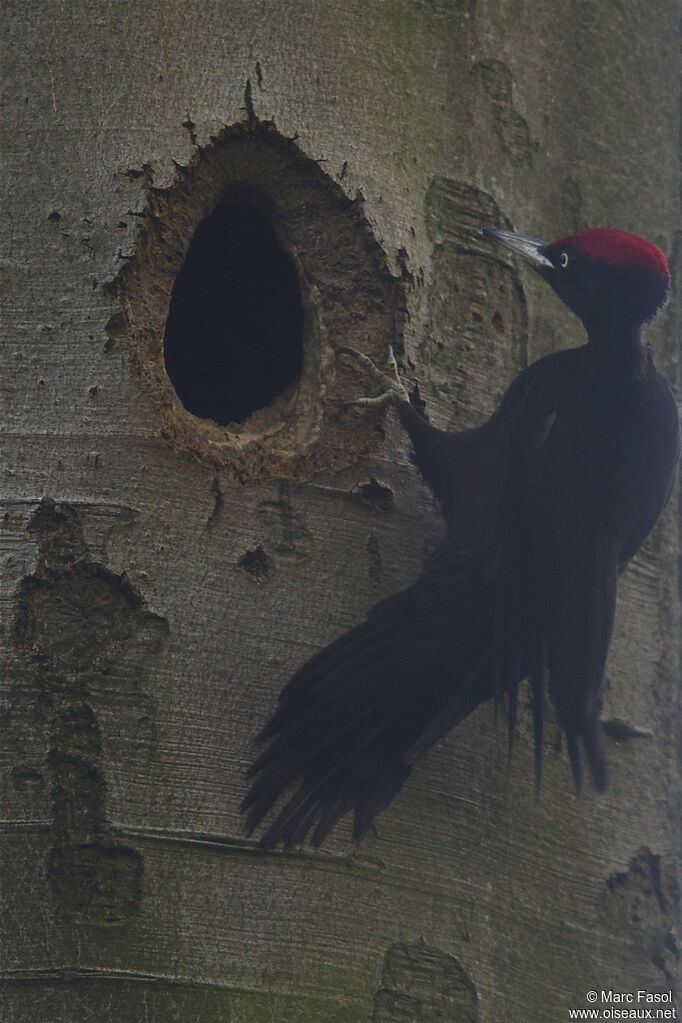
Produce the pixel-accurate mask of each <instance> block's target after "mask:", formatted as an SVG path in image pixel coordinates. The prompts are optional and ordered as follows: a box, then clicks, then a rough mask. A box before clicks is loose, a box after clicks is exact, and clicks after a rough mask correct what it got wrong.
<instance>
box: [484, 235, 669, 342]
mask: <svg viewBox="0 0 682 1023" xmlns="http://www.w3.org/2000/svg"><path fill="white" fill-rule="evenodd" d="M484 233H485V234H487V235H488V236H489V237H491V238H494V239H496V241H498V242H501V244H502V245H505V246H506V247H507V248H508V249H511V250H512V251H513V252H518V253H519V255H521V256H523V258H524V259H525V260H526V261H527V262H528V263H530V265H531V266H532V267H533V269H534V270H536V271H537V272H538V273H539V274H540V276H541V277H544V279H545V280H546V281H547V283H548V284H550V285H551V286H552V287H553V288H554V290H555V291H556V293H557V295H558V296H559V298H561V299H562V301H564V302H565V303H566V305H567V306H568V308H569V309H571V310H572V311H573V312H574V313H575V314H576V316H579V317H580V319H581V320H582V321H583V323H584V324H585V326H586V327H587V329H588V330H590V329H591V328H597V329H604V328H607V329H610V330H612V329H621V328H623V327H628V326H629V327H632V326H640V325H641V324H643V323H645V322H647V320H651V319H653V317H654V316H655V315H656V313H657V312H658V310H659V309H661V308H662V307H663V306H664V305H665V302H666V300H667V298H668V293H669V290H670V269H669V267H668V261H667V259H666V258H665V256H664V254H663V253H662V252H661V250H660V249H659V248H657V247H656V246H655V245H653V244H652V243H651V242H648V241H646V239H645V238H640V237H639V236H638V235H636V234H630V233H629V232H628V231H617V230H614V229H611V228H599V227H598V228H593V229H591V230H589V231H581V232H580V233H579V234H572V235H568V237H566V238H560V239H559V241H556V242H542V241H539V240H538V239H537V238H526V237H524V235H520V234H514V233H513V232H512V231H498V230H495V229H489V228H485V229H484Z"/></svg>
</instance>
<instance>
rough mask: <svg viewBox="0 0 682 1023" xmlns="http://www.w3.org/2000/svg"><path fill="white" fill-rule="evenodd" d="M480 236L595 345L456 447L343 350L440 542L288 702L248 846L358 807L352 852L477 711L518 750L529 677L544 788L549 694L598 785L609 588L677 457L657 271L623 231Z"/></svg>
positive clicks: (278, 717) (572, 354) (314, 666)
mask: <svg viewBox="0 0 682 1023" xmlns="http://www.w3.org/2000/svg"><path fill="white" fill-rule="evenodd" d="M487 233H488V234H489V235H491V236H492V237H493V238H494V239H496V240H497V241H498V242H501V243H502V244H504V245H506V246H507V247H509V248H512V249H513V250H515V251H517V252H520V253H521V255H523V256H524V257H525V258H526V259H527V261H528V262H530V263H531V265H532V266H533V267H534V268H535V269H536V270H537V271H538V272H539V273H540V274H541V275H542V276H543V277H544V278H545V280H547V282H548V283H549V284H550V285H551V286H552V287H553V288H554V290H555V291H556V292H557V294H558V295H559V296H560V297H561V298H562V299H563V301H564V302H565V303H566V304H567V305H568V306H569V308H570V309H572V311H574V312H575V313H576V314H577V315H578V316H579V317H580V318H581V319H582V321H583V323H584V325H585V327H586V329H587V334H588V341H587V344H585V345H583V346H582V347H580V348H575V349H570V350H566V351H561V352H556V353H554V354H552V355H549V356H547V357H545V358H543V359H541V360H539V361H538V362H536V363H534V364H533V365H531V366H529V367H528V368H527V369H526V370H524V371H523V372H522V373H521V374H520V375H519V376H518V377H517V378H516V380H515V381H514V382H513V383H512V384H511V386H510V387H509V389H508V390H507V392H506V394H505V395H504V397H503V399H502V401H501V403H500V406H499V408H498V409H497V411H496V412H495V413H494V414H493V415H492V416H491V418H490V419H489V420H488V421H487V422H486V423H484V424H483V425H482V426H479V427H477V428H476V429H472V430H465V431H462V432H459V433H448V432H446V431H441V430H438V429H436V428H434V427H433V426H431V425H430V424H428V423H427V422H426V421H425V419H424V418H423V417H422V416H421V415H420V414H419V413H418V412H417V411H416V410H415V409H414V408H413V407H412V405H411V404H410V403H409V400H408V399H407V394H406V392H405V391H404V388H403V387H402V385H401V384H400V381H399V379H398V377H397V374H396V375H395V377H394V378H392V377H388V376H383V375H381V374H379V373H378V371H376V369H375V368H374V367H373V366H372V365H371V363H369V360H367V359H366V358H364V357H361V356H357V353H354V354H355V355H356V356H357V358H359V359H360V361H361V364H362V365H364V367H365V368H366V369H367V370H368V372H369V374H370V376H371V377H372V378H373V379H374V381H375V383H378V384H379V385H382V386H383V387H384V393H383V394H382V395H379V396H378V397H377V398H373V399H360V400H359V402H358V404H365V405H377V404H382V403H387V402H389V401H390V402H393V403H394V404H395V405H396V407H397V409H398V413H399V416H400V419H401V421H402V423H403V425H404V427H405V428H406V430H407V431H408V433H409V436H410V438H411V441H412V444H413V447H414V460H415V462H416V464H417V466H418V467H419V469H420V471H421V473H422V475H423V477H424V479H425V480H426V482H427V483H428V485H429V486H430V488H431V489H432V491H433V493H434V494H435V496H436V497H437V498H438V499H439V501H440V504H441V507H442V510H443V514H444V518H445V521H446V526H447V535H446V538H445V541H444V542H443V544H442V545H441V547H440V548H439V550H438V551H437V552H436V553H435V554H434V555H433V557H432V558H431V559H430V560H429V561H428V562H427V564H426V566H425V568H424V571H423V573H422V575H421V576H420V578H419V579H418V580H417V581H416V582H415V583H414V584H413V585H412V586H410V587H409V588H408V589H406V590H404V591H402V592H401V593H397V594H395V595H394V596H392V597H389V598H388V599H387V600H384V601H382V602H381V603H379V604H377V605H376V606H375V607H373V608H372V609H371V610H370V611H369V613H368V616H367V620H366V621H365V622H363V623H362V624H361V625H358V626H357V627H356V628H354V629H352V630H351V631H350V632H348V633H346V634H345V635H344V636H341V637H340V638H339V639H337V640H336V641H335V642H334V643H332V644H331V645H330V646H328V647H327V648H326V649H324V650H322V651H321V652H320V653H318V654H317V655H316V656H315V657H313V658H312V659H311V660H310V661H309V662H308V663H307V664H305V665H304V666H303V667H302V668H301V669H300V670H299V671H298V672H297V673H296V674H295V675H294V677H293V678H292V679H291V681H290V682H289V683H288V684H287V685H286V686H285V688H284V689H283V691H282V693H281V695H280V700H279V706H278V708H277V710H276V711H275V713H274V715H273V717H272V719H271V720H270V722H269V723H268V725H266V727H265V728H264V729H263V731H262V732H261V734H260V736H259V739H260V741H261V742H263V743H267V747H266V748H265V750H264V752H263V753H262V754H261V756H260V757H259V758H258V759H257V760H256V762H255V763H254V764H253V766H252V767H251V768H250V770H249V772H248V774H249V776H250V777H251V778H252V779H253V780H252V784H251V788H250V791H249V793H248V795H247V796H246V798H245V800H244V803H243V809H244V810H245V811H246V813H247V817H246V829H247V832H248V833H249V834H250V833H251V832H252V831H253V829H254V828H255V827H256V826H257V825H258V824H259V823H260V822H261V820H262V819H263V818H264V817H265V815H266V814H267V813H268V811H269V810H270V809H271V808H272V806H273V805H274V804H275V803H276V802H277V800H278V799H279V797H280V796H281V795H282V794H283V793H285V792H286V793H287V795H288V799H287V800H286V801H285V802H284V805H283V807H282V809H281V810H280V811H279V813H278V814H277V816H276V817H275V819H274V821H273V822H272V823H271V824H270V825H269V827H268V828H267V830H266V831H265V833H264V834H263V836H262V838H261V839H260V844H261V845H262V846H266V847H269V846H274V845H277V844H281V845H283V846H285V847H290V846H293V845H296V844H299V843H301V842H303V841H304V840H305V839H306V837H309V840H310V841H311V843H312V844H313V845H318V844H319V843H320V842H321V841H322V840H323V839H324V838H325V836H326V835H327V834H328V832H329V831H330V830H331V828H332V827H333V826H334V824H335V823H336V821H337V820H338V819H339V818H340V817H341V816H343V815H344V814H345V813H347V812H349V811H353V813H354V828H353V835H354V837H355V838H356V839H360V838H362V836H363V835H364V834H365V833H366V831H367V829H368V827H369V826H370V824H371V822H372V820H373V819H374V817H375V816H376V814H377V813H379V812H380V811H381V810H382V809H383V808H384V807H385V806H386V805H387V804H388V803H389V802H390V801H391V799H392V798H393V797H394V796H395V794H396V793H397V792H398V791H399V789H400V788H401V787H402V786H403V784H404V783H405V781H406V779H407V777H408V775H409V773H410V769H411V764H412V763H413V762H414V760H415V758H416V757H418V756H419V755H421V754H422V753H423V752H424V751H425V750H426V749H428V747H429V746H431V745H432V744H433V743H434V742H435V741H436V740H437V739H438V738H440V737H441V736H442V735H444V734H445V733H446V732H447V731H449V729H451V728H452V727H453V726H454V725H456V724H457V723H458V722H459V721H461V720H462V719H463V718H465V717H466V716H467V715H468V714H470V713H471V712H472V710H474V709H475V708H476V707H477V706H478V705H479V704H480V703H482V702H483V701H485V700H489V699H491V698H497V697H498V696H499V695H500V694H501V693H505V694H506V700H507V705H508V709H509V730H510V737H511V736H512V735H513V731H514V723H515V714H516V694H517V689H518V685H519V683H520V682H521V681H522V680H523V679H524V678H528V679H529V681H530V687H531V697H532V708H533V717H534V732H535V749H536V771H537V775H538V779H539V774H540V765H541V752H542V727H543V708H544V700H545V688H546V686H548V688H549V691H550V693H551V696H552V698H553V701H554V704H555V707H556V711H557V716H558V720H559V723H560V725H561V727H562V729H563V730H564V732H565V733H566V736H567V746H568V751H569V758H570V761H571V766H572V771H573V775H574V778H575V783H576V785H577V786H578V787H580V784H581V778H582V758H583V755H584V756H585V758H586V760H587V763H588V766H589V770H590V774H591V776H592V779H593V781H594V784H595V785H596V787H597V788H599V789H601V788H604V787H605V785H606V781H607V776H606V765H605V757H604V748H603V738H602V727H601V723H600V720H599V715H600V710H601V704H602V688H603V679H604V671H605V665H606V658H607V653H608V648H609V643H610V639H611V633H612V628H613V621H614V614H615V604H616V589H617V580H618V576H619V574H620V572H621V571H622V570H623V568H624V567H625V565H626V564H627V562H628V561H629V560H630V558H631V557H632V556H633V555H634V554H635V552H636V551H637V549H638V548H639V546H640V544H641V543H642V542H643V540H644V539H645V538H646V536H647V534H648V533H649V531H650V530H651V528H652V526H653V525H654V523H655V522H656V520H657V518H658V516H659V515H660V513H661V511H662V509H663V507H664V506H665V503H666V501H667V499H668V497H669V494H670V490H671V487H672V484H673V480H674V476H675V472H676V466H677V462H678V457H679V425H678V416H677V406H676V403H675V401H674V399H673V396H672V393H671V391H670V388H669V386H668V384H667V382H666V381H665V380H664V378H663V377H662V376H660V375H659V374H658V373H657V372H656V370H655V368H654V363H653V358H652V353H651V349H650V347H649V345H648V344H647V341H646V337H645V333H644V326H645V324H646V322H647V321H648V320H650V319H651V318H652V317H653V316H654V315H655V313H656V312H657V310H658V309H659V308H660V307H661V306H662V305H663V303H664V302H665V299H666V296H667V293H668V288H669V272H668V266H667V262H666V260H665V257H664V256H663V254H662V253H661V252H660V250H659V249H657V248H656V247H655V246H653V245H651V243H649V242H646V241H644V240H643V239H640V238H638V237H637V236H635V235H630V234H627V233H626V232H621V231H612V230H592V231H584V232H582V233H581V234H578V235H573V236H571V237H568V238H565V239H562V240H560V241H559V242H555V243H553V244H551V245H547V244H545V243H543V242H539V241H536V240H534V239H528V238H525V237H523V236H520V235H515V234H512V233H511V232H504V231H490V232H487Z"/></svg>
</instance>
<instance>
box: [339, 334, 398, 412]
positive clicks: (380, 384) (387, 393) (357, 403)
mask: <svg viewBox="0 0 682 1023" xmlns="http://www.w3.org/2000/svg"><path fill="white" fill-rule="evenodd" d="M337 354H338V355H350V356H351V358H352V359H354V360H355V361H356V362H357V363H358V364H359V365H360V366H361V367H362V369H363V370H364V371H365V373H366V374H367V376H368V377H369V380H370V382H371V383H372V384H373V385H374V386H375V387H376V388H377V389H379V391H380V393H379V394H376V395H374V396H370V397H363V398H355V399H353V400H352V401H347V402H344V405H345V406H346V407H348V406H351V407H355V408H364V409H379V408H385V407H386V405H390V404H400V403H401V402H403V401H408V402H409V400H410V396H409V395H408V393H407V391H406V389H405V387H404V386H403V383H402V381H401V379H400V377H399V375H398V364H397V363H396V361H395V356H394V354H393V349H392V348H390V347H389V354H388V364H389V367H390V369H391V373H390V374H388V373H382V372H381V370H380V369H378V368H377V367H376V366H375V365H374V363H373V362H372V360H371V359H370V358H369V356H367V355H364V354H363V353H362V352H358V351H357V349H355V348H349V347H343V348H337Z"/></svg>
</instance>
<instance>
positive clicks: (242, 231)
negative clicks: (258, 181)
mask: <svg viewBox="0 0 682 1023" xmlns="http://www.w3.org/2000/svg"><path fill="white" fill-rule="evenodd" d="M303 325H304V316H303V302H302V298H301V289H300V287H299V282H298V275H297V272H296V268H295V266H294V263H293V260H292V259H291V257H290V256H289V254H288V253H287V252H286V251H285V249H284V248H283V247H282V245H281V244H280V242H279V239H278V237H277V234H276V232H275V228H274V226H273V223H272V221H271V219H270V217H269V215H268V213H267V212H266V210H265V209H264V208H263V206H262V204H259V203H258V200H257V199H255V198H253V197H244V196H239V195H234V196H232V197H231V198H227V199H224V200H223V201H222V202H220V203H219V204H218V205H217V206H216V208H215V209H214V210H213V212H212V213H211V214H210V215H209V216H208V217H207V218H206V219H205V220H204V221H203V222H202V223H201V224H200V225H199V226H198V228H197V229H196V231H195V234H194V236H193V238H192V241H191V243H190V245H189V249H188V251H187V255H186V257H185V260H184V262H183V264H182V266H181V268H180V271H179V273H178V276H177V278H176V280H175V284H174V286H173V291H172V295H171V302H170V308H169V313H168V319H167V321H166V330H165V337H164V360H165V365H166V372H167V373H168V376H169V377H170V380H171V382H172V384H173V386H174V388H175V391H176V393H177V395H178V397H179V399H180V401H181V402H182V404H183V405H184V407H185V408H186V409H187V411H188V412H191V413H192V415H195V416H198V417H199V418H201V419H212V420H213V421H214V422H216V423H219V424H220V425H221V426H226V425H227V424H228V423H242V422H244V420H245V419H247V418H248V417H249V416H250V415H251V414H252V413H253V412H255V411H257V410H258V409H261V408H265V407H266V406H267V405H269V404H270V402H271V401H272V400H273V399H274V398H276V397H277V396H278V395H279V394H281V393H282V392H283V391H285V390H286V389H287V388H288V387H291V386H292V385H295V384H296V382H297V381H298V379H299V377H300V374H301V369H302V365H303Z"/></svg>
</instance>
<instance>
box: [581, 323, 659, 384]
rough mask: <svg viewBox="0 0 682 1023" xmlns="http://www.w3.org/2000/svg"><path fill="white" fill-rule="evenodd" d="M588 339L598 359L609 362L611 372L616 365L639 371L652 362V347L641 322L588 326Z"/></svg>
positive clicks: (630, 370)
mask: <svg viewBox="0 0 682 1023" xmlns="http://www.w3.org/2000/svg"><path fill="white" fill-rule="evenodd" d="M587 341H588V345H589V346H590V349H591V350H592V352H593V353H594V355H595V356H596V357H597V359H598V361H599V362H600V363H602V362H603V363H605V364H607V365H608V367H609V370H610V372H613V370H614V368H616V367H622V369H624V370H625V371H626V372H633V371H634V372H637V371H639V370H642V369H644V368H645V366H647V365H649V364H650V362H651V349H650V348H649V343H648V341H647V337H646V333H645V330H644V324H641V323H639V324H632V323H630V324H621V325H619V326H609V327H602V326H592V327H589V328H588V331H587Z"/></svg>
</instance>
